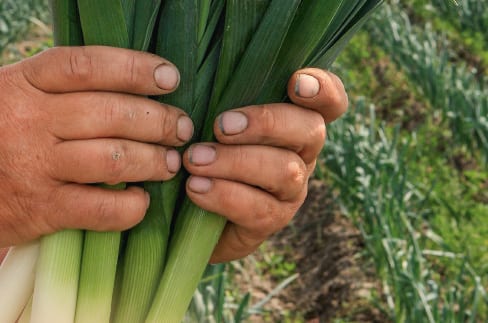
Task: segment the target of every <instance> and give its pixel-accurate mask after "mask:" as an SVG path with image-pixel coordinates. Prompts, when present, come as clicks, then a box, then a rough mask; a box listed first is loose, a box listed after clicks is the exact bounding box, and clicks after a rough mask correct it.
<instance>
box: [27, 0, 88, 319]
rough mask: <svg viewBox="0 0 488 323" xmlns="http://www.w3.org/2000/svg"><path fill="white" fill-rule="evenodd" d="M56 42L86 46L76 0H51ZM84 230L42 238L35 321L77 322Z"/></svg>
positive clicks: (33, 304)
mask: <svg viewBox="0 0 488 323" xmlns="http://www.w3.org/2000/svg"><path fill="white" fill-rule="evenodd" d="M50 6H51V11H52V15H53V23H54V25H55V26H56V27H57V28H55V29H54V42H55V44H56V45H59V46H69V45H82V44H83V36H82V32H81V28H80V23H79V16H78V7H77V4H76V0H50ZM82 247H83V232H82V231H79V230H67V231H63V232H59V233H55V234H52V235H48V236H45V237H43V238H42V239H41V247H40V255H39V260H38V264H37V269H36V277H35V285H34V295H33V300H32V323H56V322H60V323H64V322H73V320H74V317H75V310H76V298H77V293H78V279H79V275H80V264H81V252H82Z"/></svg>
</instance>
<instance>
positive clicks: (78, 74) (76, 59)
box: [63, 47, 95, 82]
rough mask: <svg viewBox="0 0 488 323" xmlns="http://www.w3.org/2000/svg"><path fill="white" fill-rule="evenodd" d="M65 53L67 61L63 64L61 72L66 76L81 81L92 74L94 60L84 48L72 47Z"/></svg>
mask: <svg viewBox="0 0 488 323" xmlns="http://www.w3.org/2000/svg"><path fill="white" fill-rule="evenodd" d="M66 55H67V58H66V59H67V63H66V64H65V65H64V66H63V67H64V70H63V72H64V73H65V75H66V76H68V78H70V79H74V80H76V81H81V82H83V81H86V80H88V79H90V78H91V77H92V76H93V73H94V70H95V69H94V62H93V59H92V57H91V56H90V55H89V54H88V52H87V50H86V49H85V48H83V47H72V48H70V49H68V53H67V54H66Z"/></svg>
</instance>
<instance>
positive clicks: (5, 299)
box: [0, 241, 40, 323]
mask: <svg viewBox="0 0 488 323" xmlns="http://www.w3.org/2000/svg"><path fill="white" fill-rule="evenodd" d="M39 245H40V244H39V241H34V242H31V243H27V244H25V245H20V246H15V247H12V248H10V250H9V252H8V254H7V257H6V258H5V259H4V261H3V262H2V264H1V265H0V286H2V289H0V313H2V322H6V323H10V322H12V323H13V322H15V321H16V320H17V318H19V316H20V314H21V313H22V312H23V310H24V307H25V304H26V303H27V302H28V301H29V299H30V298H31V296H32V293H33V291H34V277H35V268H36V262H37V258H38V255H39Z"/></svg>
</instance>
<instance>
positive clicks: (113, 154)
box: [102, 144, 130, 184]
mask: <svg viewBox="0 0 488 323" xmlns="http://www.w3.org/2000/svg"><path fill="white" fill-rule="evenodd" d="M109 147H110V148H109V149H107V150H106V153H104V154H103V156H102V163H103V165H105V167H104V169H105V173H106V176H107V178H108V179H107V183H108V184H117V183H120V182H122V180H121V179H122V177H123V175H124V174H125V172H126V169H127V166H128V161H129V159H130V153H129V149H128V147H127V145H125V144H114V145H110V146H109Z"/></svg>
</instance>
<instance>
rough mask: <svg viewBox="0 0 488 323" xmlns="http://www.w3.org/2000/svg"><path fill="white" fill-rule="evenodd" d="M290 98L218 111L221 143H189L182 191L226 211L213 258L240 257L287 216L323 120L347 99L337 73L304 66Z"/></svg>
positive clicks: (301, 195) (322, 132)
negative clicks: (185, 177)
mask: <svg viewBox="0 0 488 323" xmlns="http://www.w3.org/2000/svg"><path fill="white" fill-rule="evenodd" d="M288 94H289V97H290V98H291V99H292V101H293V102H294V103H295V105H293V104H285V103H281V104H269V105H263V106H250V107H244V108H240V109H236V110H233V111H231V112H226V113H224V114H222V115H221V116H220V117H218V118H217V120H216V122H215V125H214V132H215V135H216V137H217V140H218V142H219V143H203V144H196V145H193V146H191V147H190V148H189V149H188V150H187V151H186V152H185V154H184V156H183V163H184V165H185V167H186V169H187V170H188V171H189V172H190V173H191V174H192V175H193V176H191V177H190V178H189V180H188V182H187V193H188V195H189V197H190V198H191V199H192V200H193V202H195V203H196V204H197V205H199V206H200V207H202V208H203V209H206V210H209V211H211V212H215V213H217V214H220V215H223V216H225V217H227V219H228V220H229V223H228V224H227V226H226V228H225V230H224V232H223V235H222V237H221V239H220V241H219V243H218V245H217V247H216V249H215V251H214V253H213V256H212V259H211V262H213V263H215V262H224V261H229V260H233V259H238V258H242V257H244V256H246V255H248V254H250V253H251V252H253V251H254V250H255V249H256V248H257V247H258V246H259V245H260V244H261V243H262V242H263V241H264V240H266V238H268V237H269V236H270V235H271V234H273V233H274V232H276V231H278V230H280V229H282V228H283V227H284V226H286V225H287V224H288V222H289V221H290V220H291V219H292V217H293V216H294V214H295V213H296V212H297V210H298V208H299V207H300V206H301V205H302V203H303V201H304V199H305V197H306V195H307V183H308V178H309V177H310V175H311V174H312V172H313V170H314V167H315V164H316V161H317V156H318V154H319V153H320V151H321V149H322V147H323V145H324V142H325V137H326V129H325V124H326V123H329V122H331V121H333V120H335V119H336V118H338V117H339V116H340V115H342V114H343V113H344V112H345V111H346V109H347V106H348V100H347V95H346V93H345V90H344V86H343V85H342V82H341V81H340V80H339V78H338V77H337V76H335V75H334V74H331V73H328V72H325V71H322V70H318V69H304V70H301V71H298V72H296V73H295V74H294V75H293V77H292V78H291V80H290V82H289V88H288Z"/></svg>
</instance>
